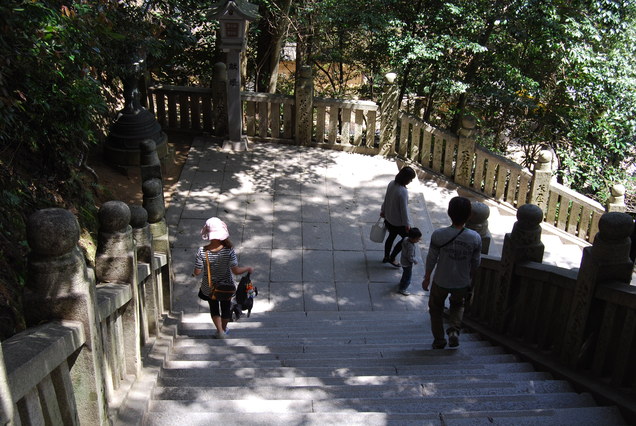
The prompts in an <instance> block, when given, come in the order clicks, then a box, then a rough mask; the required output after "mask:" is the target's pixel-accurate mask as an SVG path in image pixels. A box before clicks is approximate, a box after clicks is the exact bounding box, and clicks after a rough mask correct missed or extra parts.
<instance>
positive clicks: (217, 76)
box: [212, 62, 228, 137]
mask: <svg viewBox="0 0 636 426" xmlns="http://www.w3.org/2000/svg"><path fill="white" fill-rule="evenodd" d="M212 108H213V111H212V117H213V118H212V121H213V122H214V135H215V136H219V137H226V136H227V135H228V133H227V68H226V66H225V63H223V62H217V63H216V64H214V68H213V70H212Z"/></svg>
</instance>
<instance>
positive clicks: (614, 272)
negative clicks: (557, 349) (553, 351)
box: [561, 212, 634, 367]
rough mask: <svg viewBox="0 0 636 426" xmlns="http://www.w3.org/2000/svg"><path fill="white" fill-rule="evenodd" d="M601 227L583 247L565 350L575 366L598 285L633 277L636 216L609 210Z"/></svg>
mask: <svg viewBox="0 0 636 426" xmlns="http://www.w3.org/2000/svg"><path fill="white" fill-rule="evenodd" d="M598 228H599V232H598V234H596V238H594V244H593V245H592V246H591V247H585V248H584V249H583V258H582V259H581V266H580V268H579V273H578V277H577V279H576V286H575V288H574V297H573V300H572V303H571V304H570V308H569V313H570V314H569V316H568V322H567V328H566V331H565V337H564V340H563V347H562V351H561V359H562V360H563V361H564V362H565V363H567V364H568V365H570V366H573V367H575V366H576V365H577V364H578V362H579V359H580V355H581V350H582V348H583V345H584V342H585V340H586V329H587V327H588V325H589V316H590V312H591V308H592V301H593V298H594V294H595V293H596V288H597V287H598V286H600V285H603V284H604V283H607V282H617V281H618V282H623V283H625V285H626V286H629V285H630V283H631V279H632V270H633V267H634V264H633V263H632V261H631V259H630V258H629V251H630V248H631V239H630V235H631V234H632V230H633V229H634V220H633V219H632V218H631V216H630V215H628V214H627V213H620V212H611V213H605V214H604V215H603V216H601V219H600V220H599V224H598Z"/></svg>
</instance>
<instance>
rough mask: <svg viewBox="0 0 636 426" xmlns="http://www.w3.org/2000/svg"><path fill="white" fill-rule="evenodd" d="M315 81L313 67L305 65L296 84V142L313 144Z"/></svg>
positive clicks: (304, 144)
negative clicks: (312, 73) (312, 72)
mask: <svg viewBox="0 0 636 426" xmlns="http://www.w3.org/2000/svg"><path fill="white" fill-rule="evenodd" d="M313 108H314V83H313V79H312V75H311V67H310V66H309V65H303V66H302V67H301V69H300V72H299V73H298V82H297V84H296V129H295V130H296V131H295V134H296V144H298V145H303V146H307V145H311V135H312V129H313V126H314V120H313Z"/></svg>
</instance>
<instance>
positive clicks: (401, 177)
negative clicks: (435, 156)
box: [380, 166, 415, 268]
mask: <svg viewBox="0 0 636 426" xmlns="http://www.w3.org/2000/svg"><path fill="white" fill-rule="evenodd" d="M413 179H415V170H413V169H412V168H411V167H409V166H406V167H403V168H402V170H400V171H399V172H398V174H397V175H395V179H394V180H392V181H391V182H389V185H388V186H387V188H386V194H385V195H384V202H383V203H382V207H381V208H380V216H381V217H383V218H384V223H385V225H386V228H387V230H388V231H389V232H388V237H387V239H386V241H385V242H384V259H382V262H383V263H386V262H389V263H390V264H391V265H393V266H395V267H396V268H399V267H400V262H398V261H397V260H396V257H397V255H398V254H399V253H400V251H401V250H402V240H403V239H404V238H405V237H406V235H407V234H408V232H409V229H411V220H410V217H409V208H408V203H409V192H408V190H407V189H406V185H408V184H409V183H411V182H412V181H413ZM398 235H399V236H400V237H402V239H400V241H399V242H398V243H397V244H396V245H395V247H393V243H394V242H395V238H396V237H397V236H398ZM391 248H393V251H391Z"/></svg>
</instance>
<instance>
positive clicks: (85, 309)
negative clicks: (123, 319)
mask: <svg viewBox="0 0 636 426" xmlns="http://www.w3.org/2000/svg"><path fill="white" fill-rule="evenodd" d="M79 237H80V227H79V224H78V223H77V219H76V218H75V216H74V215H73V214H72V213H71V212H69V211H68V210H64V209H59V208H50V209H44V210H39V211H37V212H35V213H33V214H32V215H31V216H30V217H29V219H28V222H27V241H28V243H29V248H30V249H31V252H30V253H29V257H28V269H27V271H28V274H27V281H26V291H25V295H24V300H23V302H24V311H25V312H24V313H25V317H26V320H27V325H28V326H35V325H37V324H40V323H42V322H45V321H50V320H72V321H79V322H81V323H82V324H83V328H84V335H85V336H86V341H85V343H84V345H83V346H82V348H81V350H80V351H79V352H78V354H77V357H76V358H75V362H74V363H73V366H72V368H71V371H70V374H71V381H72V383H73V393H74V394H75V404H76V407H77V415H78V417H79V423H80V424H97V425H107V424H109V421H108V407H107V401H106V390H105V381H104V376H103V373H102V369H101V367H102V365H103V362H104V360H103V350H102V341H101V338H100V335H99V332H98V320H97V311H96V309H97V307H96V303H97V302H96V295H95V274H94V272H93V270H92V269H89V268H88V267H87V266H86V261H85V259H84V255H83V254H82V251H81V250H80V248H79V246H78V242H79ZM76 420H77V419H76ZM75 423H77V422H69V424H75Z"/></svg>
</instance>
